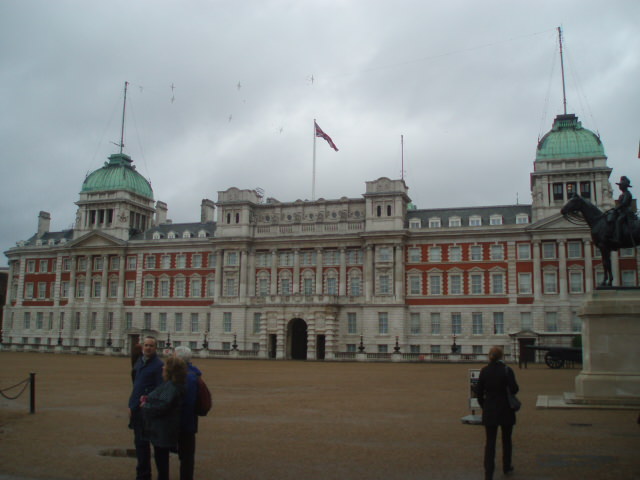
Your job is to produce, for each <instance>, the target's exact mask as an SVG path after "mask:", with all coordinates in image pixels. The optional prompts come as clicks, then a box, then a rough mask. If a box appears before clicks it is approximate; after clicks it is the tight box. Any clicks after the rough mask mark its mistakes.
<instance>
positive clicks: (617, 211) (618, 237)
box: [607, 175, 635, 245]
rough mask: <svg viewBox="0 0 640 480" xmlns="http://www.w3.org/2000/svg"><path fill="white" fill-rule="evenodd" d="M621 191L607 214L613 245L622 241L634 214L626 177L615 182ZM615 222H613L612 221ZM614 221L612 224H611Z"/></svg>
mask: <svg viewBox="0 0 640 480" xmlns="http://www.w3.org/2000/svg"><path fill="white" fill-rule="evenodd" d="M616 185H618V187H619V188H620V191H621V192H622V193H621V194H620V196H619V197H618V200H617V201H616V207H615V208H614V209H612V210H610V211H609V213H608V215H607V223H608V224H609V225H610V228H611V230H610V234H611V240H612V242H613V243H614V244H615V245H621V244H622V243H624V240H625V238H624V236H625V233H626V234H627V235H628V234H629V232H628V227H629V226H630V225H631V221H630V220H632V219H633V218H634V217H635V215H634V213H633V210H632V204H633V197H632V196H631V192H630V191H629V189H630V188H631V181H630V180H629V179H628V178H627V177H626V176H624V175H623V176H622V177H620V182H619V183H618V182H617V183H616ZM614 222H615V223H614ZM612 223H614V225H611V224H612Z"/></svg>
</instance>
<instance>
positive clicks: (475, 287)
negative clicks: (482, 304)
mask: <svg viewBox="0 0 640 480" xmlns="http://www.w3.org/2000/svg"><path fill="white" fill-rule="evenodd" d="M469 279H470V281H471V295H482V294H483V293H484V288H483V285H482V283H483V274H482V273H472V274H471V275H469Z"/></svg>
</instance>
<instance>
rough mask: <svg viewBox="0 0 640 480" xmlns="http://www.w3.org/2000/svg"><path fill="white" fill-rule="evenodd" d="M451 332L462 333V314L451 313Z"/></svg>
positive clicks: (454, 333)
mask: <svg viewBox="0 0 640 480" xmlns="http://www.w3.org/2000/svg"><path fill="white" fill-rule="evenodd" d="M451 333H452V334H453V335H460V334H461V333H462V314H461V313H452V314H451Z"/></svg>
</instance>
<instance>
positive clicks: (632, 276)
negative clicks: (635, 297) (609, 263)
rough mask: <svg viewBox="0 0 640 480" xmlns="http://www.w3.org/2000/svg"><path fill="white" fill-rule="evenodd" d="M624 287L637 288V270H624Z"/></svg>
mask: <svg viewBox="0 0 640 480" xmlns="http://www.w3.org/2000/svg"><path fill="white" fill-rule="evenodd" d="M622 286H623V287H635V286H636V271H635V270H623V271H622Z"/></svg>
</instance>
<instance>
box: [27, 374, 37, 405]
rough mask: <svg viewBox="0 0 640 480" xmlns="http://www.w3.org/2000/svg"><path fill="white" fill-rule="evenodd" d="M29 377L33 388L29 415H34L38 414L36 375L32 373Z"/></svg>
mask: <svg viewBox="0 0 640 480" xmlns="http://www.w3.org/2000/svg"><path fill="white" fill-rule="evenodd" d="M29 377H30V381H31V388H30V390H31V392H30V393H31V398H30V401H29V413H31V414H33V413H36V374H35V373H30V374H29Z"/></svg>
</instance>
